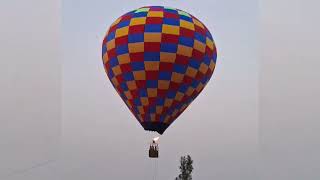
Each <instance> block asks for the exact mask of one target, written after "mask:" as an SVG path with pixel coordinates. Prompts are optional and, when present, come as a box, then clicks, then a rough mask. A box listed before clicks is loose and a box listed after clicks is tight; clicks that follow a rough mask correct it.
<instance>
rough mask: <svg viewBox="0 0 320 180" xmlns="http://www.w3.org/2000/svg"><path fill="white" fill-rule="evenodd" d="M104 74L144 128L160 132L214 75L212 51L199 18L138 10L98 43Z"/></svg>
mask: <svg viewBox="0 0 320 180" xmlns="http://www.w3.org/2000/svg"><path fill="white" fill-rule="evenodd" d="M102 56H103V63H104V67H105V70H106V73H107V75H108V77H109V79H110V81H111V83H112V85H113V86H114V88H115V89H116V90H117V92H118V94H119V95H120V96H121V98H122V99H123V101H124V102H125V103H126V105H127V106H128V108H129V109H130V111H131V112H132V113H133V114H134V116H135V117H136V119H137V120H138V121H139V122H140V124H141V125H142V126H143V127H144V129H146V130H151V131H157V132H159V133H160V134H162V133H163V132H164V131H165V130H166V129H167V128H168V127H169V125H170V124H171V123H172V122H173V121H174V120H175V119H177V117H178V116H179V115H180V114H181V113H182V112H183V111H184V110H185V109H186V108H187V107H188V105H189V104H190V103H191V102H192V101H193V100H194V99H195V98H196V97H197V96H198V95H199V93H200V92H201V91H202V90H203V88H204V87H205V85H206V84H207V82H208V81H209V79H210V78H211V76H212V73H213V71H214V68H215V64H216V58H217V53H216V47H215V44H214V41H213V38H212V35H211V34H210V32H209V31H208V29H207V28H206V26H205V25H204V24H203V23H202V22H200V21H199V20H198V19H197V18H195V17H194V16H192V15H190V14H189V13H186V12H184V11H182V10H178V9H174V8H166V7H159V6H151V7H142V8H139V9H137V10H134V11H131V12H129V13H127V14H125V15H123V16H121V17H120V18H118V19H117V20H116V21H115V22H114V23H113V24H112V25H111V27H110V28H109V30H108V32H107V34H106V36H105V38H104V40H103V44H102Z"/></svg>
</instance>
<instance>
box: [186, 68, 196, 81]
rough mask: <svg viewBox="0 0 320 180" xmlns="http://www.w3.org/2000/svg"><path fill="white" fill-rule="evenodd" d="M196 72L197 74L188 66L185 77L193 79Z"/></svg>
mask: <svg viewBox="0 0 320 180" xmlns="http://www.w3.org/2000/svg"><path fill="white" fill-rule="evenodd" d="M197 72H198V70H196V69H195V68H193V67H190V66H189V67H188V68H187V71H186V75H187V76H189V77H193V78H194V77H196V75H197Z"/></svg>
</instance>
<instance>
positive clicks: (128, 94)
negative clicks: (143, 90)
mask: <svg viewBox="0 0 320 180" xmlns="http://www.w3.org/2000/svg"><path fill="white" fill-rule="evenodd" d="M124 95H125V96H126V97H127V99H132V94H131V92H130V91H125V92H124Z"/></svg>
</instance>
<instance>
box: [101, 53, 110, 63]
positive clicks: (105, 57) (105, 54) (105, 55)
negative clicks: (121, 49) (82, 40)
mask: <svg viewBox="0 0 320 180" xmlns="http://www.w3.org/2000/svg"><path fill="white" fill-rule="evenodd" d="M102 59H103V64H106V63H107V62H108V61H109V57H108V53H104V55H103V57H102Z"/></svg>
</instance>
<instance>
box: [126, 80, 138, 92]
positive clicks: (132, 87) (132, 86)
mask: <svg viewBox="0 0 320 180" xmlns="http://www.w3.org/2000/svg"><path fill="white" fill-rule="evenodd" d="M127 86H128V89H129V90H135V89H137V84H136V81H127Z"/></svg>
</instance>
